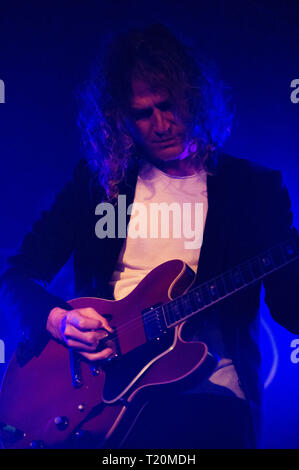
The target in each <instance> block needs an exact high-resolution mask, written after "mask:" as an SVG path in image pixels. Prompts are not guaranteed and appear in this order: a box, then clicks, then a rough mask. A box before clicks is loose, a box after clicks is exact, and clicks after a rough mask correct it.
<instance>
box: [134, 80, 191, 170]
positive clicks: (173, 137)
mask: <svg viewBox="0 0 299 470" xmlns="http://www.w3.org/2000/svg"><path fill="white" fill-rule="evenodd" d="M132 91H133V94H132V100H131V112H130V127H131V131H132V134H133V138H134V139H135V140H136V141H137V142H138V143H139V144H140V145H141V146H142V147H143V149H144V150H145V151H146V152H147V154H148V155H149V156H150V157H151V158H155V159H159V160H164V161H169V160H175V159H182V158H185V156H186V155H185V153H186V146H187V142H186V126H185V125H184V123H183V122H182V121H181V120H180V119H179V118H178V117H177V116H175V115H174V112H173V104H172V103H171V101H170V99H169V96H168V93H166V92H157V91H153V90H152V89H151V88H150V86H149V85H148V84H147V83H146V82H144V81H142V80H139V79H133V81H132Z"/></svg>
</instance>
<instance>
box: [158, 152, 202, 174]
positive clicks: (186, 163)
mask: <svg viewBox="0 0 299 470" xmlns="http://www.w3.org/2000/svg"><path fill="white" fill-rule="evenodd" d="M151 163H152V164H153V165H155V166H156V167H157V168H159V170H161V171H163V172H164V173H166V174H168V175H171V176H190V175H194V173H196V172H197V171H199V169H200V168H201V166H200V165H198V162H196V163H195V162H194V161H192V159H191V158H190V157H187V158H184V159H183V160H180V159H175V160H169V161H164V160H159V159H151Z"/></svg>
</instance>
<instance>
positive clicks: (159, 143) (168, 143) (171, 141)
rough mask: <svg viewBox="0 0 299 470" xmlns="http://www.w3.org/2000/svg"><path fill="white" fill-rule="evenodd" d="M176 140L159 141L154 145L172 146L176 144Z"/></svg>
mask: <svg viewBox="0 0 299 470" xmlns="http://www.w3.org/2000/svg"><path fill="white" fill-rule="evenodd" d="M176 140H177V139H176V138H172V139H166V140H159V141H154V144H158V145H162V144H164V145H170V144H173V143H174V142H176Z"/></svg>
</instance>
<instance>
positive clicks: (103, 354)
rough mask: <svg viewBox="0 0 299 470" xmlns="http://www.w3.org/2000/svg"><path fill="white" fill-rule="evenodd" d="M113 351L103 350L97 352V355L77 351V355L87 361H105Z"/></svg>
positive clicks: (109, 349)
mask: <svg viewBox="0 0 299 470" xmlns="http://www.w3.org/2000/svg"><path fill="white" fill-rule="evenodd" d="M112 352H113V350H112V349H111V348H106V349H103V351H100V352H97V353H88V352H83V351H79V353H80V354H81V355H82V356H83V357H86V359H88V360H89V361H100V360H102V359H107V358H108V357H109V356H111V354H112Z"/></svg>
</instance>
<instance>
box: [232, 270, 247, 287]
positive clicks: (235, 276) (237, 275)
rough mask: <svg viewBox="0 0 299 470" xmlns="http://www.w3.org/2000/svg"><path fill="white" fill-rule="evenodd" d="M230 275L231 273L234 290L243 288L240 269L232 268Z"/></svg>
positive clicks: (243, 282)
mask: <svg viewBox="0 0 299 470" xmlns="http://www.w3.org/2000/svg"><path fill="white" fill-rule="evenodd" d="M231 273H232V280H233V283H234V286H235V288H236V289H239V288H240V287H242V286H244V284H245V281H244V279H243V277H242V274H241V271H240V269H239V268H233V269H232V270H231Z"/></svg>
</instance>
